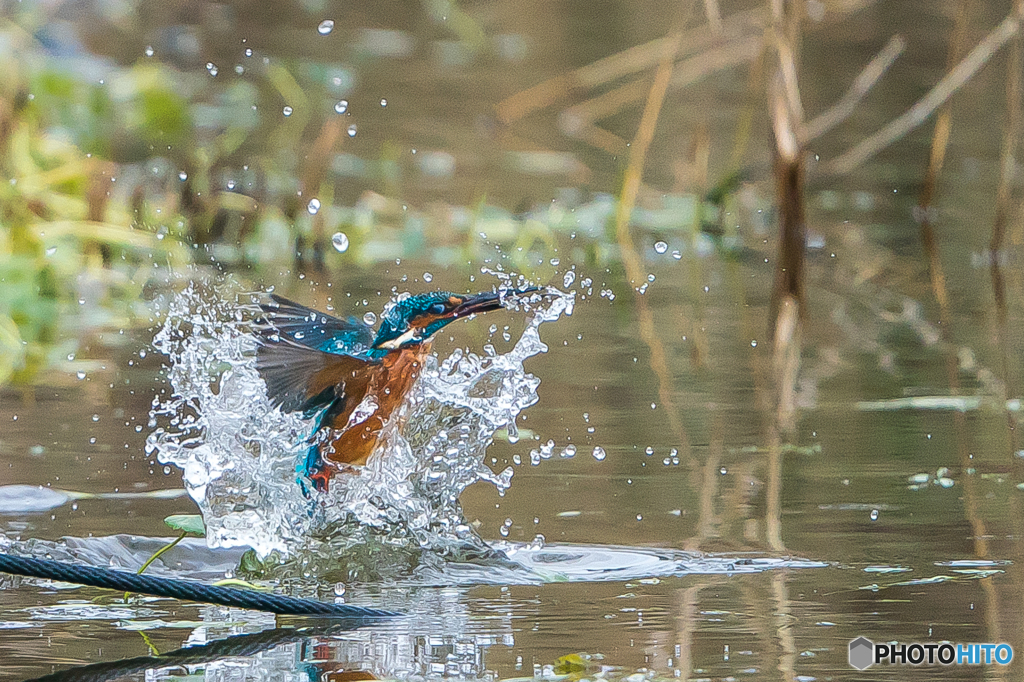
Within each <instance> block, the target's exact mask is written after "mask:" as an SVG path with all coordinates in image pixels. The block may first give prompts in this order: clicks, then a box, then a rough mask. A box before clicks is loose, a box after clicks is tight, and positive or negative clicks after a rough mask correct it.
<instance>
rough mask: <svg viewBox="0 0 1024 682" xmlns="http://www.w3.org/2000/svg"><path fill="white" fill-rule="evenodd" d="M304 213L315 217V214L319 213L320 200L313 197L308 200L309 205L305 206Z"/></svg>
mask: <svg viewBox="0 0 1024 682" xmlns="http://www.w3.org/2000/svg"><path fill="white" fill-rule="evenodd" d="M306 211H307V212H308V213H309V215H316V214H317V213H319V212H320V200H319V199H317V198H316V197H313V198H312V199H310V200H309V203H308V204H306Z"/></svg>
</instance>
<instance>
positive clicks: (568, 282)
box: [562, 270, 576, 289]
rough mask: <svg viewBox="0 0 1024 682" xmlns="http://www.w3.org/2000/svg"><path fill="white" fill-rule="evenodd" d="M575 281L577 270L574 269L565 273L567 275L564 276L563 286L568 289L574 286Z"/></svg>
mask: <svg viewBox="0 0 1024 682" xmlns="http://www.w3.org/2000/svg"><path fill="white" fill-rule="evenodd" d="M575 281H576V272H575V271H573V270H570V271H569V272H567V273H565V276H563V277H562V286H564V287H565V288H566V289H568V288H569V287H571V286H572V283H573V282H575Z"/></svg>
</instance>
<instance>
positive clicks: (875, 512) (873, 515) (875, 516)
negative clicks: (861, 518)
mask: <svg viewBox="0 0 1024 682" xmlns="http://www.w3.org/2000/svg"><path fill="white" fill-rule="evenodd" d="M871 520H872V521H877V520H878V510H877V509H872V510H871Z"/></svg>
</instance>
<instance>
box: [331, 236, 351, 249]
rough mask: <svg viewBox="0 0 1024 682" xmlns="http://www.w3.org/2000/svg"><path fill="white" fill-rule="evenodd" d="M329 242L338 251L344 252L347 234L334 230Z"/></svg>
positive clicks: (346, 247) (346, 245) (346, 246)
mask: <svg viewBox="0 0 1024 682" xmlns="http://www.w3.org/2000/svg"><path fill="white" fill-rule="evenodd" d="M331 244H332V245H334V249H335V251H337V252H338V253H345V252H346V251H348V235H346V233H345V232H335V233H334V237H332V238H331Z"/></svg>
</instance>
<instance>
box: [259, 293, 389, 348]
mask: <svg viewBox="0 0 1024 682" xmlns="http://www.w3.org/2000/svg"><path fill="white" fill-rule="evenodd" d="M270 298H271V302H269V303H261V304H260V309H261V310H262V311H263V317H262V318H261V319H259V320H257V325H258V326H257V333H258V334H259V336H260V337H261V339H262V340H264V341H266V342H268V343H270V344H271V345H273V343H276V339H275V338H274V337H281V338H288V339H290V340H292V341H294V342H295V343H296V344H298V345H301V346H306V347H307V348H312V349H314V350H318V351H322V352H324V353H331V354H334V355H352V356H357V355H361V354H363V353H365V351H366V350H367V349H369V347H370V346H371V345H373V330H372V329H371V328H370V327H369V326H367V325H365V324H363V322H362V321H361V320H358V319H356V318H354V317H349V318H347V319H344V320H343V319H340V318H337V317H334V316H332V315H328V314H327V313H322V312H320V311H318V310H313V309H312V308H307V307H306V306H304V305H302V304H300V303H296V302H295V301H290V300H288V299H287V298H284V297H283V296H278V295H277V294H271V296H270Z"/></svg>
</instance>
